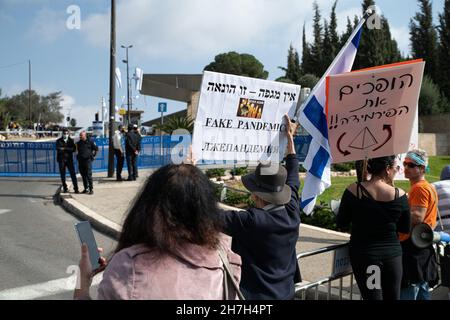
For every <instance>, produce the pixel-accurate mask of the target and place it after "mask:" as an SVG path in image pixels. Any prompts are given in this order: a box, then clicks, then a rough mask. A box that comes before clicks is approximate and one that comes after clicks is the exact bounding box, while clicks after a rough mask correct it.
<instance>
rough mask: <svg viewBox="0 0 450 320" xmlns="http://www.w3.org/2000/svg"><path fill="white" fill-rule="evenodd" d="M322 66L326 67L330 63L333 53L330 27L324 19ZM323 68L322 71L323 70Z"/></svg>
mask: <svg viewBox="0 0 450 320" xmlns="http://www.w3.org/2000/svg"><path fill="white" fill-rule="evenodd" d="M323 30H324V31H323V54H322V59H323V67H325V70H326V68H327V67H328V66H329V65H330V64H331V62H332V61H333V58H334V55H333V47H332V45H331V37H330V29H329V27H328V22H327V21H326V20H324V21H323ZM325 70H324V71H325Z"/></svg>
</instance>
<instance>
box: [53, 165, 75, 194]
mask: <svg viewBox="0 0 450 320" xmlns="http://www.w3.org/2000/svg"><path fill="white" fill-rule="evenodd" d="M58 165H59V174H60V175H61V182H62V185H63V188H64V190H66V189H67V183H66V167H67V169H68V170H69V173H70V178H71V179H72V184H73V188H74V190H75V191H76V190H78V181H77V176H76V174H75V167H74V166H73V160H61V161H59V162H58Z"/></svg>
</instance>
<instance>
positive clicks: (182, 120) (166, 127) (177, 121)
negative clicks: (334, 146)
mask: <svg viewBox="0 0 450 320" xmlns="http://www.w3.org/2000/svg"><path fill="white" fill-rule="evenodd" d="M156 128H157V129H160V130H161V131H164V132H165V133H168V134H172V132H174V131H175V130H176V129H185V130H187V131H189V133H191V134H192V132H193V131H194V121H193V120H192V119H191V118H190V117H173V118H169V119H168V120H167V122H166V123H164V124H163V125H157V126H156Z"/></svg>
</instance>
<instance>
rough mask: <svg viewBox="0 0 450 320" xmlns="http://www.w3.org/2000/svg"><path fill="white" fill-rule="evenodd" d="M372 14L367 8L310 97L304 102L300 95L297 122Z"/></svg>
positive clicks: (296, 111)
mask: <svg viewBox="0 0 450 320" xmlns="http://www.w3.org/2000/svg"><path fill="white" fill-rule="evenodd" d="M372 14H374V11H373V10H372V9H367V10H366V12H364V15H363V17H362V18H361V20H359V22H358V24H357V25H356V27H355V29H353V31H352V33H351V35H350V36H349V37H348V39H347V42H346V43H345V44H344V45H343V46H342V48H341V50H340V51H339V53H338V54H337V56H336V57H335V58H334V60H333V62H332V63H331V64H330V66H329V67H328V68H327V70H326V71H325V73H324V74H323V75H322V77H321V78H320V80H319V82H317V84H316V85H315V86H314V88H313V89H312V90H311V93H310V94H309V96H308V98H307V99H306V100H305V101H304V102H303V103H300V97H299V99H298V103H297V108H296V110H295V116H294V119H295V121H296V122H299V113H300V112H301V110H303V108H304V106H306V105H307V104H308V103H309V101H310V100H311V99H312V97H313V96H314V92H315V90H316V88H318V87H319V86H320V85H321V84H322V82H324V81H325V79H326V76H327V74H328V73H329V72H330V71H331V70H332V69H333V68H334V66H335V64H336V62H337V61H339V58H340V57H341V56H342V55H343V54H344V50H345V48H347V46H348V44H349V43H350V42H351V41H352V40H353V38H354V37H355V35H356V34H357V33H358V32H359V30H360V29H361V27H362V25H363V24H364V23H365V22H366V20H367V18H369V17H370V16H371V15H372Z"/></svg>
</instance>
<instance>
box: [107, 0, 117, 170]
mask: <svg viewBox="0 0 450 320" xmlns="http://www.w3.org/2000/svg"><path fill="white" fill-rule="evenodd" d="M115 70H116V1H115V0H111V32H110V55H109V123H108V129H109V132H108V137H109V148H108V178H111V177H113V176H114V141H113V137H114V125H115V123H114V122H115V112H116V111H115V105H116V84H115V79H114V77H115Z"/></svg>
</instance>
